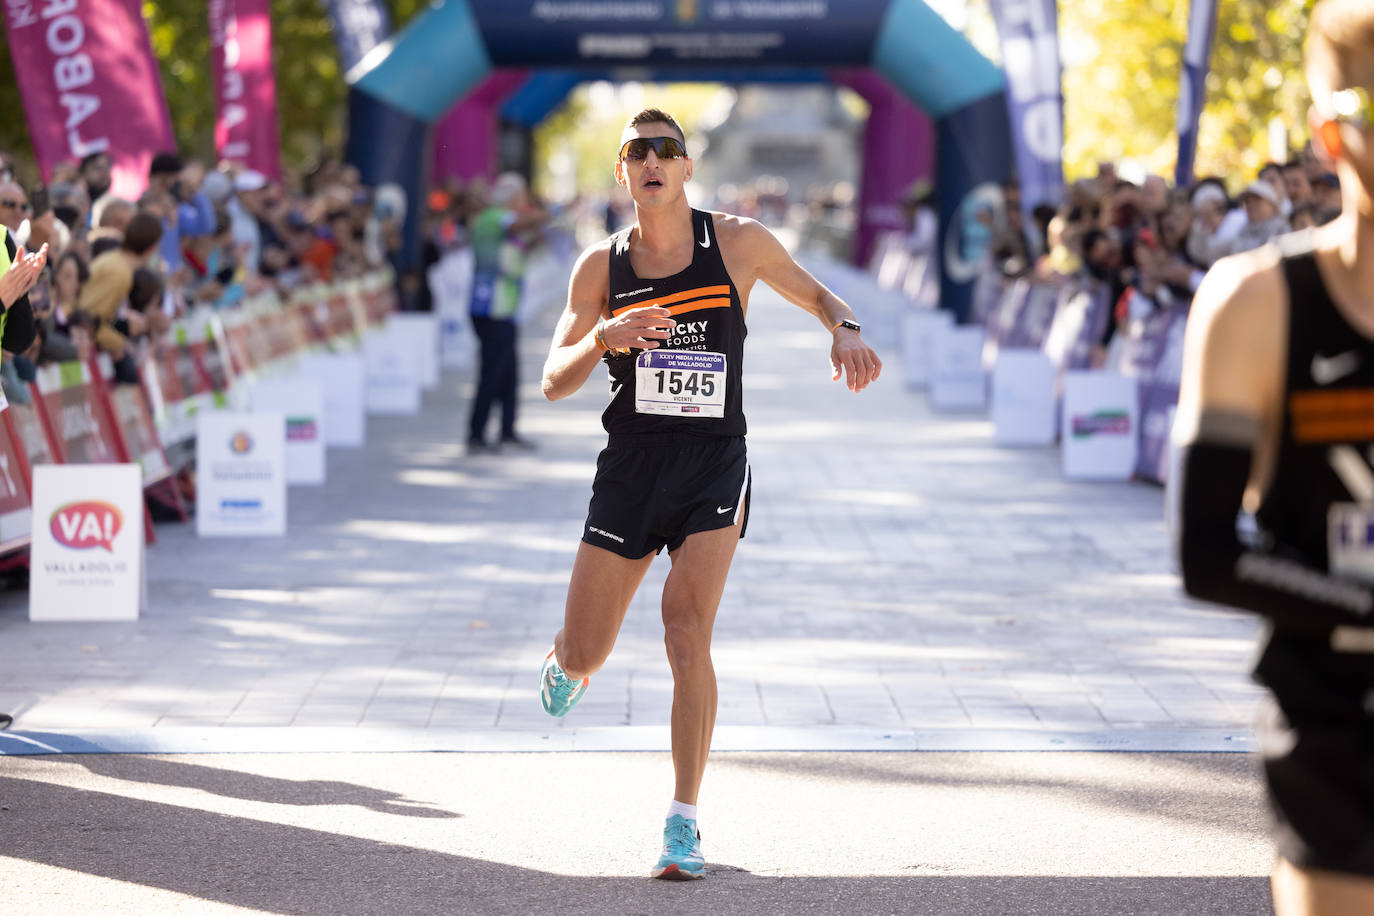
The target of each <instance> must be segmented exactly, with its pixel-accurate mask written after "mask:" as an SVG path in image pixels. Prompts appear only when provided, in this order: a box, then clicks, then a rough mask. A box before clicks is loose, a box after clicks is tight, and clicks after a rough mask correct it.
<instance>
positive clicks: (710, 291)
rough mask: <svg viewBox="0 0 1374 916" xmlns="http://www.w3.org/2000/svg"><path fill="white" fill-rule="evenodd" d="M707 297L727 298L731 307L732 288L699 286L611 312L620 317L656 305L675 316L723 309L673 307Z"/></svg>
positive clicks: (715, 306) (698, 305)
mask: <svg viewBox="0 0 1374 916" xmlns="http://www.w3.org/2000/svg"><path fill="white" fill-rule="evenodd" d="M706 296H725V297H726V299H725V305H729V304H730V299H729V296H730V287H728V286H698V287H697V288H696V289H689V290H687V291H686V292H682V293H673V294H672V295H671V296H663V297H661V298H658V299H650V300H648V301H646V302H636V303H634V304H633V305H624V306H621V307H619V308H615V309H612V310H611V314H612V315H618V314H620V313H621V312H623V311H625V310H626V309H643V308H649V307H650V306H654V305H657V306H660V307H662V308H667V309H669V310H670V311H672V313H673V314H674V315H676V314H679V311H690V310H691V309H695V308H721V307H722V306H720V305H714V304H713V305H701V304H699V303H693V304H692V305H691V306H690V308H681V307H679V308H673V306H674V305H675V304H676V303H682V302H685V301H686V300H688V299H700V298H703V297H706Z"/></svg>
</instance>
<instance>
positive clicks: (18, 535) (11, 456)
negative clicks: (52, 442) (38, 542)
mask: <svg viewBox="0 0 1374 916" xmlns="http://www.w3.org/2000/svg"><path fill="white" fill-rule="evenodd" d="M16 406H18V405H14V404H11V405H10V406H9V407H8V408H6V409H5V410H4V412H3V413H0V553H4V552H8V551H9V550H10V549H12V548H14V547H20V546H22V545H23V544H24V542H26V541H27V540H28V539H29V532H30V530H31V528H32V524H33V514H32V512H30V511H29V505H30V495H31V494H30V491H29V478H28V465H27V462H26V461H25V455H24V440H23V439H22V438H20V434H19V429H18V426H17V425H16V424H15V423H14V422H13V420H14V410H15V407H16ZM28 413H29V416H30V417H31V418H32V417H33V412H32V411H28ZM36 432H37V435H38V438H39V439H43V438H45V437H44V436H43V434H42V432H41V431H36ZM45 451H46V450H45Z"/></svg>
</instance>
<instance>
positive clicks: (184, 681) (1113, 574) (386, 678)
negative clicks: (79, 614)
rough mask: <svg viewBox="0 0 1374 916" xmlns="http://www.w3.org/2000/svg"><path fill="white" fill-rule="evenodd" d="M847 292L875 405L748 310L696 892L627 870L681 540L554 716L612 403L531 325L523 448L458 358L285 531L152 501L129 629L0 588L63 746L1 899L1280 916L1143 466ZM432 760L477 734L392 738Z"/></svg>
mask: <svg viewBox="0 0 1374 916" xmlns="http://www.w3.org/2000/svg"><path fill="white" fill-rule="evenodd" d="M855 305H856V307H857V308H858V310H859V312H860V315H861V317H862V318H865V320H866V321H870V322H871V323H872V325H873V328H874V330H873V333H872V336H873V337H874V338H875V340H876V341H877V342H878V343H879V344H880V345H881V346H880V351H881V352H882V355H883V357H884V359H885V360H887V361H888V366H887V370H886V373H887V374H886V375H885V376H884V378H883V379H882V380H881V381H880V382H879V383H878V384H877V385H875V386H874V387H873V388H871V389H870V390H869V391H867V392H865V393H863V394H862V395H857V396H856V395H853V394H851V393H849V392H847V391H845V390H844V389H843V387H842V386H841V385H839V384H837V383H831V382H830V380H829V370H828V366H827V364H826V356H827V351H828V346H829V336H828V334H827V333H826V332H825V331H824V330H823V329H821V328H820V327H819V326H818V325H816V324H815V323H814V321H813V320H812V319H810V318H809V317H808V316H806V315H804V314H803V313H801V312H800V311H798V310H796V309H794V308H792V307H790V306H785V305H783V304H782V303H780V302H779V301H778V300H777V299H776V297H774V296H772V294H770V293H767V292H766V291H764V290H760V291H759V292H758V293H756V296H755V302H754V306H753V313H752V315H751V321H750V327H751V336H750V340H749V344H748V350H747V359H748V364H747V368H746V378H745V392H746V402H745V403H746V410H747V412H748V414H749V416H750V423H751V425H750V455H751V461H752V464H753V469H754V481H755V493H754V501H753V513H752V517H751V520H750V524H749V535H748V537H747V538H746V540H745V541H744V542H743V544H742V546H741V548H740V551H739V553H738V554H737V557H736V561H735V568H734V571H733V573H732V576H731V580H730V583H729V586H728V587H727V589H726V594H725V598H724V601H723V603H722V607H721V612H720V617H719V622H718V624H717V629H716V636H715V643H714V651H713V655H714V659H715V664H716V670H717V675H718V678H719V680H720V700H721V703H720V716H719V723H718V728H717V740H716V748H717V750H718V751H719V753H717V754H716V755H715V756H714V757H713V761H712V765H711V768H710V769H709V770H708V774H707V782H706V785H705V787H704V790H703V796H702V804H703V821H702V829H703V833H704V834H705V837H706V853H707V858H708V861H709V862H711V863H713V864H714V865H715V869H714V875H713V878H712V879H711V880H708V881H705V882H700V883H697V884H693V885H688V886H676V885H662V884H660V883H658V882H649V881H646V880H644V878H643V875H644V874H645V873H646V869H647V868H648V866H649V865H650V864H651V863H652V860H653V858H654V856H655V854H656V849H657V845H658V842H659V838H658V829H659V826H660V825H661V818H662V814H663V809H664V808H665V807H666V802H667V800H668V797H669V794H670V789H671V779H670V775H669V774H670V765H669V761H668V757H667V755H666V754H664V753H662V750H663V749H665V748H666V747H667V744H668V735H667V729H666V723H667V720H668V707H669V701H670V697H671V680H670V677H669V674H668V669H667V664H666V661H665V660H664V657H663V647H662V629H661V625H660V624H659V622H658V614H657V597H658V593H659V589H660V586H661V583H662V580H663V577H664V575H665V574H666V571H667V558H666V557H664V558H661V559H660V560H659V562H658V563H657V564H656V565H655V567H654V570H653V571H652V572H651V573H650V576H649V578H648V579H647V580H646V582H645V584H644V586H643V588H642V589H641V590H640V594H639V597H638V598H637V599H636V601H635V603H634V605H633V606H632V608H631V610H630V614H629V616H628V619H627V621H626V624H625V628H624V630H623V632H622V636H621V639H620V642H619V644H618V645H617V648H616V651H615V653H614V654H613V655H612V657H611V659H610V661H609V662H608V664H607V666H606V668H605V669H604V670H603V671H601V672H600V673H598V674H597V675H596V676H595V677H594V678H593V682H592V687H591V690H590V691H589V692H588V694H587V697H586V699H585V700H584V701H583V703H582V704H581V705H580V706H579V707H578V709H577V710H576V711H574V713H573V714H572V715H570V716H569V717H568V718H567V719H566V720H561V721H555V720H551V719H548V718H547V717H546V716H544V714H543V713H542V711H541V710H540V708H539V704H538V700H537V697H536V694H535V681H536V676H537V669H538V665H539V661H540V659H541V658H542V655H543V653H544V652H545V651H546V650H547V647H548V645H549V642H550V640H551V639H552V636H553V634H554V632H555V631H556V630H557V628H558V626H559V625H560V622H561V618H562V604H563V597H564V592H565V588H566V585H567V579H568V572H569V569H570V566H571V562H572V556H573V552H574V550H575V548H576V544H577V540H578V537H579V536H580V533H581V526H582V522H583V518H584V513H585V510H586V501H587V497H588V495H589V493H590V482H591V477H592V470H593V465H594V461H595V457H596V453H597V451H598V450H599V449H600V448H601V446H602V444H603V443H604V434H603V433H602V432H601V431H600V426H599V423H598V414H599V411H600V408H601V406H602V404H603V402H604V396H605V389H604V387H603V383H602V382H601V381H600V375H599V374H598V377H597V378H596V379H595V380H594V381H593V382H591V383H589V385H588V388H587V390H586V391H584V392H583V393H581V394H579V395H578V396H576V397H574V398H572V399H569V400H567V401H564V402H560V403H558V404H553V405H550V404H546V403H544V402H543V400H542V398H540V397H539V394H538V390H537V375H538V367H539V364H540V363H541V362H542V358H543V352H544V349H545V347H546V342H547V328H548V326H549V325H550V324H551V316H546V317H545V319H544V320H543V321H542V322H540V326H539V328H538V329H537V330H532V331H531V332H530V333H529V334H528V335H527V338H526V340H525V341H524V348H523V352H524V354H525V363H524V366H523V373H522V375H523V377H524V378H525V379H526V382H527V385H526V388H525V401H524V414H523V421H522V432H523V433H524V434H526V435H528V436H529V437H531V438H533V439H535V440H536V441H537V442H538V444H539V450H538V451H537V452H535V453H533V454H523V453H522V454H511V455H500V456H490V457H480V458H469V457H467V456H465V455H464V454H463V451H462V447H461V442H462V439H463V433H462V430H463V428H464V427H463V423H464V420H465V410H466V403H467V401H466V398H467V394H468V391H469V389H468V388H467V386H466V385H465V384H464V383H465V381H466V376H465V375H462V374H457V373H455V374H451V375H449V376H446V378H445V380H444V384H443V386H442V388H441V390H438V391H436V392H431V393H430V394H428V395H427V396H426V399H425V409H424V412H423V415H422V416H420V417H418V418H416V417H411V418H381V417H373V418H370V420H369V426H368V445H367V447H366V448H365V449H362V450H358V451H351V452H350V451H333V452H331V453H330V459H329V460H330V466H329V471H330V482H329V483H328V485H326V486H324V487H320V488H313V489H297V490H293V492H292V494H291V505H290V535H289V537H287V538H286V539H284V540H252V541H229V540H221V541H202V540H198V539H197V538H196V537H195V536H194V533H193V530H192V529H191V528H190V527H189V526H183V525H172V524H169V525H161V526H159V528H158V537H159V543H158V544H157V545H156V546H155V547H154V548H153V549H152V550H151V552H150V554H149V570H150V577H151V590H150V591H151V595H150V598H151V610H150V611H149V612H148V613H147V614H146V615H145V616H144V618H143V619H142V620H140V621H139V622H138V623H137V624H123V625H120V624H107V625H81V624H43V625H35V624H30V623H29V622H28V621H27V618H26V608H25V596H24V595H23V594H22V593H9V594H6V595H4V596H2V598H0V710H4V711H9V712H13V713H14V714H15V715H16V722H15V725H14V728H13V729H12V731H11V732H9V733H0V751H4V752H7V753H11V754H21V753H47V754H50V753H51V751H52V750H60V751H67V752H71V753H69V754H67V755H65V756H40V757H29V758H22V757H14V756H12V757H5V758H0V873H3V874H5V875H6V876H7V881H6V885H7V893H6V906H5V908H6V910H7V911H12V912H33V911H39V910H42V911H44V912H50V911H52V910H53V909H54V908H55V909H58V910H63V909H65V910H67V911H84V910H89V909H91V901H94V900H99V901H101V906H104V907H106V908H107V909H109V910H110V911H117V912H151V911H155V910H183V911H186V912H197V913H200V912H219V911H225V912H227V911H231V910H232V909H234V908H243V909H248V910H268V911H275V912H322V913H323V912H331V913H332V912H340V913H342V912H358V913H364V912H381V911H383V910H385V911H387V912H438V911H443V912H463V913H466V912H473V913H505V912H510V913H516V912H521V913H524V912H554V911H557V912H560V913H571V912H578V913H584V912H585V913H607V912H634V913H646V912H659V911H664V910H667V909H669V908H671V907H676V906H678V905H680V904H681V903H683V902H686V905H690V906H691V907H693V909H699V908H700V909H704V908H707V907H709V908H710V909H711V910H713V911H716V912H719V913H740V914H754V913H775V912H776V913H792V912H827V913H828V912H835V913H838V912H874V913H877V912H912V913H918V912H919V913H942V914H943V913H1093V914H1097V913H1104V914H1105V913H1117V912H1120V913H1171V914H1172V913H1251V912H1265V911H1266V909H1267V907H1268V891H1267V887H1266V883H1265V881H1264V879H1263V877H1262V876H1263V875H1265V874H1266V873H1267V871H1268V869H1269V866H1270V863H1271V861H1272V853H1271V850H1270V845H1269V843H1268V841H1267V840H1266V839H1265V837H1264V832H1263V807H1262V801H1261V792H1260V789H1259V785H1258V781H1257V779H1256V774H1255V764H1254V760H1253V757H1252V756H1251V755H1250V754H1247V753H1214V752H1217V751H1247V750H1250V749H1251V748H1252V746H1253V742H1252V739H1251V737H1250V730H1249V723H1250V720H1251V717H1252V711H1253V707H1254V704H1255V701H1256V697H1257V692H1256V690H1255V689H1254V688H1253V687H1252V686H1251V685H1250V684H1249V682H1248V680H1247V678H1246V667H1247V659H1248V655H1249V653H1250V651H1251V645H1252V643H1253V640H1254V636H1255V633H1256V627H1255V625H1254V624H1253V622H1252V621H1250V620H1248V619H1246V618H1245V617H1242V616H1239V615H1231V614H1228V613H1224V612H1215V611H1212V610H1208V609H1206V608H1203V607H1200V606H1197V605H1193V604H1190V603H1188V602H1186V601H1185V600H1183V599H1182V597H1181V596H1180V594H1179V590H1178V587H1177V584H1176V581H1175V579H1174V577H1173V576H1172V574H1171V573H1170V571H1169V561H1168V551H1167V545H1166V542H1165V533H1164V529H1163V523H1162V515H1163V494H1162V493H1161V491H1159V490H1158V489H1156V488H1153V487H1149V486H1144V485H1128V484H1119V485H1118V484H1070V483H1066V482H1064V481H1063V480H1062V479H1061V478H1060V475H1059V470H1058V454H1057V452H1055V451H1053V450H1048V449H1045V450H1010V449H999V448H996V447H994V446H992V444H991V441H990V440H991V431H990V428H989V425H988V424H987V422H986V421H984V420H982V419H980V418H974V417H967V416H962V417H961V416H941V415H937V414H933V413H932V412H931V411H930V410H929V409H928V408H927V407H926V404H925V398H924V396H923V395H921V394H919V393H914V392H910V391H908V390H906V389H905V388H904V387H903V385H902V379H901V373H900V367H899V366H898V365H897V358H896V355H895V353H894V352H893V349H892V347H891V346H890V344H891V343H892V334H891V333H890V328H891V320H890V318H891V316H877V315H874V316H869V315H865V314H864V309H863V303H855ZM884 319H886V320H884ZM912 749H921V750H925V751H928V753H917V754H913V753H887V754H874V753H858V752H861V751H872V750H891V751H896V750H912ZM1095 749H1098V750H1124V751H1142V752H1152V753H1093V754H1087V753H1074V752H1073V751H1075V750H1095ZM443 750H447V751H483V752H484V753H459V754H436V753H402V752H413V751H443ZM111 751H114V752H121V754H120V755H116V756H109V755H108V754H102V753H101V752H111ZM529 751H542V752H545V753H512V752H529ZM559 751H562V752H568V751H577V752H578V753H551V752H559ZM631 751H644V752H643V753H629V752H631ZM795 751H806V752H807V753H793V752H795ZM951 751H963V752H965V753H949V752H951ZM1045 751H1055V752H1054V753H1044V752H1045ZM1176 751H1203V752H1209V753H1161V752H1176ZM359 752H366V753H359ZM841 752H843V753H841ZM992 752H1002V753H992ZM1010 752H1019V753H1010ZM150 753H157V754H162V755H168V756H148V755H149V754H150ZM176 755H180V756H176ZM187 755H194V756H187Z"/></svg>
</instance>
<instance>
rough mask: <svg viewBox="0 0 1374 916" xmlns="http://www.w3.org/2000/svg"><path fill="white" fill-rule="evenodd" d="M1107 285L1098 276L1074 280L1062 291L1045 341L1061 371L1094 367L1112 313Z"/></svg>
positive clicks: (1048, 350) (1042, 347)
mask: <svg viewBox="0 0 1374 916" xmlns="http://www.w3.org/2000/svg"><path fill="white" fill-rule="evenodd" d="M1110 306H1111V302H1110V301H1109V298H1108V291H1107V287H1106V286H1105V285H1103V284H1102V283H1099V282H1097V281H1096V280H1087V281H1084V282H1083V283H1082V284H1081V285H1080V284H1079V283H1071V284H1069V285H1068V286H1066V287H1065V288H1064V289H1063V290H1062V291H1061V292H1060V295H1059V305H1058V306H1057V307H1056V308H1055V310H1054V321H1053V322H1051V324H1050V329H1049V331H1048V333H1046V335H1045V342H1044V343H1043V344H1042V345H1041V349H1043V350H1044V351H1045V353H1046V355H1048V356H1049V358H1050V359H1052V360H1053V361H1054V364H1055V366H1056V367H1057V368H1058V369H1059V371H1061V372H1062V371H1064V370H1065V369H1089V368H1092V361H1093V350H1094V349H1095V348H1096V347H1097V346H1098V345H1100V344H1101V342H1102V336H1103V334H1104V333H1105V332H1106V330H1107V320H1108V319H1109V318H1110V317H1111V308H1110Z"/></svg>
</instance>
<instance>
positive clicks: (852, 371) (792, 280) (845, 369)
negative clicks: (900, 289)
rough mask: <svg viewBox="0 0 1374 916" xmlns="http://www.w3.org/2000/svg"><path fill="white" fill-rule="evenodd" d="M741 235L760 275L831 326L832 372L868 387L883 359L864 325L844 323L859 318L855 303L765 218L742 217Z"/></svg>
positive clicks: (855, 386) (852, 388)
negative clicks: (863, 333) (829, 285)
mask: <svg viewBox="0 0 1374 916" xmlns="http://www.w3.org/2000/svg"><path fill="white" fill-rule="evenodd" d="M740 237H741V240H742V241H743V242H744V246H745V249H746V251H747V252H748V254H749V256H750V260H751V262H752V263H753V264H754V265H755V269H754V276H755V277H756V278H757V279H759V280H762V281H763V282H764V283H767V284H768V285H769V286H771V287H773V289H775V290H776V291H777V292H778V294H779V295H781V296H782V297H783V298H784V299H786V300H787V301H788V302H791V303H792V304H793V305H797V306H799V307H801V308H802V309H805V310H806V311H808V312H810V313H811V314H812V315H815V316H816V318H817V319H819V320H820V322H821V323H822V324H823V325H825V329H826V330H827V331H830V333H831V337H832V338H833V342H832V344H831V347H830V368H831V373H832V374H831V378H832V379H838V378H839V377H840V376H841V374H843V375H845V377H846V385H847V386H848V388H849V390H850V391H863V390H864V389H865V388H866V387H868V385H869V384H871V383H872V382H874V381H877V378H878V375H879V373H881V372H882V369H883V361H882V360H880V359H879V358H878V354H877V353H874V352H873V348H872V347H870V346H869V345H868V344H866V343H864V341H863V339H862V338H861V337H860V336H859V332H858V331H855V330H852V329H850V328H842V327H840V326H839V325H840V322H841V321H855V320H856V319H855V317H854V311H853V309H851V308H850V307H849V306H848V305H847V304H846V303H845V301H844V300H843V299H841V298H840V297H839V296H837V295H835V294H834V293H832V292H831V291H830V290H828V289H826V288H825V285H824V284H822V283H821V282H820V281H819V280H817V279H816V278H815V277H813V276H811V274H810V272H809V271H807V269H806V268H804V267H802V266H801V265H800V264H798V263H797V262H796V261H795V260H793V258H792V255H790V254H788V252H787V249H786V248H784V247H783V244H782V242H779V241H778V239H777V237H776V236H774V235H773V233H771V232H769V231H768V230H767V229H766V228H765V227H764V226H763V225H762V224H761V223H758V222H756V221H754V220H741V221H740ZM856 323H857V322H856Z"/></svg>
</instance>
